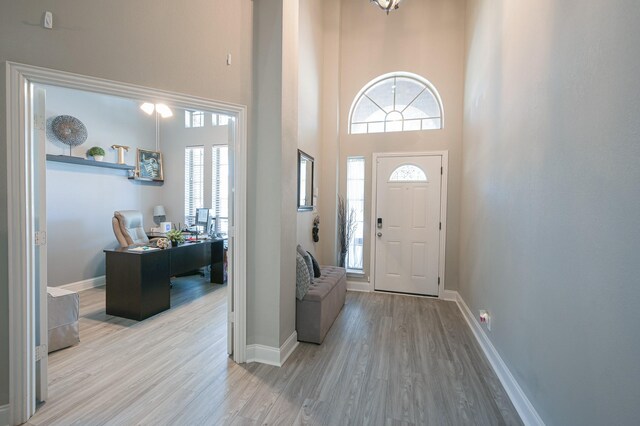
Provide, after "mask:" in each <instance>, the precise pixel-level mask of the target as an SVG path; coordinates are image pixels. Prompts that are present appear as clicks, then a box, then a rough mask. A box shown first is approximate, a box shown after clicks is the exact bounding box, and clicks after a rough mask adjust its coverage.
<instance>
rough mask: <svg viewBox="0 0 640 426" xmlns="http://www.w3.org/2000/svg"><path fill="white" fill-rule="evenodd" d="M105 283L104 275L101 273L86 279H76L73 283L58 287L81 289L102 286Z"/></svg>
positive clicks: (72, 289)
mask: <svg viewBox="0 0 640 426" xmlns="http://www.w3.org/2000/svg"><path fill="white" fill-rule="evenodd" d="M105 283H106V279H105V276H104V275H101V276H99V277H94V278H89V279H88V280H83V281H77V282H75V283H69V284H65V285H61V286H58V287H60V288H64V289H65V290H71V291H82V290H88V289H90V288H96V287H102V286H103V285H105Z"/></svg>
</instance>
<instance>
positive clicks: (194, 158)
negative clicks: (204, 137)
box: [184, 146, 204, 226]
mask: <svg viewBox="0 0 640 426" xmlns="http://www.w3.org/2000/svg"><path fill="white" fill-rule="evenodd" d="M202 207H204V147H203V146H188V147H186V148H185V149H184V222H185V224H186V225H187V226H191V225H193V224H194V223H195V220H196V209H198V208H202Z"/></svg>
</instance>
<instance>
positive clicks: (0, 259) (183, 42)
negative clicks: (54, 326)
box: [0, 0, 277, 405]
mask: <svg viewBox="0 0 640 426" xmlns="http://www.w3.org/2000/svg"><path fill="white" fill-rule="evenodd" d="M45 10H50V11H52V12H53V17H54V29H53V30H45V29H42V28H41V27H40V23H41V21H42V14H43V12H44V11H45ZM221 11H224V13H221ZM252 15H253V2H252V1H251V0H238V1H234V2H231V3H224V4H223V2H222V1H220V0H216V1H213V2H212V1H210V0H191V1H190V2H189V3H188V7H187V6H185V4H184V2H170V1H161V2H158V1H153V0H140V1H136V2H130V1H126V0H113V1H109V2H77V1H73V0H55V1H54V0H44V1H36V0H24V1H19V2H16V1H11V0H0V63H4V61H15V62H22V63H27V64H31V65H39V66H44V67H47V68H54V69H59V70H65V71H71V72H76V73H79V74H85V75H92V76H97V77H103V78H107V79H111V80H116V81H123V82H128V83H134V84H140V85H143V86H148V87H155V88H160V89H165V90H171V91H176V92H180V93H186V94H191V95H196V96H200V97H204V98H209V99H220V100H225V101H229V102H235V103H239V104H244V105H248V106H251V93H252V89H251V87H252V80H251V77H252V75H251V63H252V56H251V47H252V31H251V28H252V25H251V23H252V19H253V17H252ZM228 52H230V53H231V54H232V55H233V65H232V66H227V65H226V61H225V59H226V55H227V53H228ZM4 76H5V72H4V66H3V67H2V70H0V77H2V81H4ZM0 86H1V87H2V88H0V94H2V97H1V99H3V101H2V102H0V134H2V135H5V134H6V124H5V117H6V111H5V105H6V103H5V102H4V99H5V94H4V84H0ZM5 146H6V145H5V141H4V138H3V140H2V142H1V143H0V160H2V161H4V160H5V157H6V148H5ZM0 182H1V183H0V191H1V194H2V195H3V196H2V200H1V201H0V219H2V220H1V221H0V236H5V238H0V271H1V272H0V315H1V316H2V317H1V318H2V322H1V323H0V405H1V404H5V403H7V402H8V369H9V364H8V352H7V351H8V344H7V341H8V337H7V336H8V330H7V327H8V326H7V321H5V319H6V318H8V317H7V311H8V309H7V306H6V300H7V297H8V296H7V288H8V287H7V275H6V270H7V269H6V260H7V259H6V253H7V246H6V244H7V242H6V241H7V240H6V225H5V224H6V196H5V194H6V188H5V186H6V179H4V178H3V179H0ZM253 188H254V185H253V183H252V182H249V190H250V191H253ZM249 265H250V267H252V265H251V264H249ZM249 309H251V305H249ZM276 329H277V327H276ZM276 333H277V332H276Z"/></svg>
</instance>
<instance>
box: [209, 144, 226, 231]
mask: <svg viewBox="0 0 640 426" xmlns="http://www.w3.org/2000/svg"><path fill="white" fill-rule="evenodd" d="M211 159H212V161H211V164H212V168H213V170H212V174H211V175H212V185H211V188H212V194H211V200H212V204H213V206H212V214H213V216H214V217H216V218H218V220H219V221H220V223H219V224H216V226H217V227H218V230H219V231H220V232H222V233H223V234H226V233H227V229H228V223H229V148H228V147H227V146H226V145H216V146H214V147H213V151H212V157H211Z"/></svg>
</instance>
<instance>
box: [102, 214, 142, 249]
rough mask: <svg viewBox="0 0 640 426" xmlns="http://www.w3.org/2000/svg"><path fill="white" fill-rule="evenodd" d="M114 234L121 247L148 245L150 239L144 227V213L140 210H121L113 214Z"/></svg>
mask: <svg viewBox="0 0 640 426" xmlns="http://www.w3.org/2000/svg"><path fill="white" fill-rule="evenodd" d="M111 224H112V225H113V233H114V234H116V238H117V239H118V242H119V243H120V247H129V246H131V245H134V244H148V243H149V238H148V237H147V233H146V232H144V227H143V225H142V212H140V211H138V210H121V211H117V212H113V219H111Z"/></svg>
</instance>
